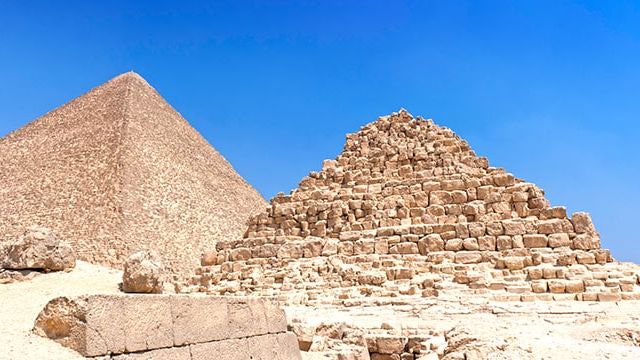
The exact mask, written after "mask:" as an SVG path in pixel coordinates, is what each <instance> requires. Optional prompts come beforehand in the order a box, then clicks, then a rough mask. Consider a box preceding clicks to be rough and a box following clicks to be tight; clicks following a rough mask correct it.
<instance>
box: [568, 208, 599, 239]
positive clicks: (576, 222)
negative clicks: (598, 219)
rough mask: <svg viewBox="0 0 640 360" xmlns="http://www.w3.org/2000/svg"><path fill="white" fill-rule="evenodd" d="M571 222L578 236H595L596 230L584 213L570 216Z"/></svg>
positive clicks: (587, 215) (588, 216) (589, 217)
mask: <svg viewBox="0 0 640 360" xmlns="http://www.w3.org/2000/svg"><path fill="white" fill-rule="evenodd" d="M571 222H573V227H574V228H575V232H576V233H578V234H595V233H596V228H595V226H594V225H593V222H592V221H591V215H589V213H586V212H576V213H573V215H571Z"/></svg>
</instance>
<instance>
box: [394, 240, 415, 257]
mask: <svg viewBox="0 0 640 360" xmlns="http://www.w3.org/2000/svg"><path fill="white" fill-rule="evenodd" d="M419 253H420V252H419V251H418V244H416V243H412V242H403V243H398V244H396V245H393V246H391V247H390V248H389V254H401V255H407V254H419Z"/></svg>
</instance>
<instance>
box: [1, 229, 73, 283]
mask: <svg viewBox="0 0 640 360" xmlns="http://www.w3.org/2000/svg"><path fill="white" fill-rule="evenodd" d="M75 265H76V256H75V253H74V251H73V249H72V248H71V245H69V243H68V242H66V241H64V240H62V239H60V238H58V236H56V234H55V233H54V232H53V231H51V230H50V229H47V228H44V227H37V226H32V227H29V228H27V229H26V230H25V231H24V233H23V234H22V235H20V236H19V237H18V238H17V239H15V240H13V241H9V242H7V243H5V244H2V246H0V268H2V269H6V270H32V271H33V270H35V271H42V272H50V271H63V270H69V269H72V268H73V267H75ZM9 272H10V273H13V274H15V275H16V276H17V275H18V274H23V275H25V274H26V273H24V272H19V271H9Z"/></svg>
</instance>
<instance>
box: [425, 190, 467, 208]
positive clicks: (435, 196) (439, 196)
mask: <svg viewBox="0 0 640 360" xmlns="http://www.w3.org/2000/svg"><path fill="white" fill-rule="evenodd" d="M465 196H466V194H465ZM452 202H453V197H452V196H451V193H450V192H448V191H443V190H436V191H432V192H431V193H430V194H429V204H431V205H446V204H451V203H452Z"/></svg>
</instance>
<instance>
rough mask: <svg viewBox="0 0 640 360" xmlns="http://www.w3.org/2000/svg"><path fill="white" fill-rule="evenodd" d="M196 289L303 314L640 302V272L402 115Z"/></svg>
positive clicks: (459, 145) (370, 130)
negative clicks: (454, 302) (459, 300)
mask: <svg viewBox="0 0 640 360" xmlns="http://www.w3.org/2000/svg"><path fill="white" fill-rule="evenodd" d="M203 265H204V266H203V267H202V268H201V269H199V272H198V274H197V276H196V277H194V279H193V283H192V285H194V286H197V287H199V289H198V290H199V291H208V292H210V293H234V294H248V293H251V294H260V295H281V296H282V299H283V300H284V301H287V302H290V303H291V302H293V303H313V302H328V303H331V302H334V301H354V299H358V301H365V300H366V299H367V298H371V299H373V298H376V299H378V300H376V301H379V299H380V298H384V297H388V298H390V299H393V298H396V297H398V296H435V295H437V294H438V293H447V292H450V293H451V292H455V293H457V294H464V293H469V292H470V293H473V294H488V295H490V297H493V298H495V299H502V300H523V301H527V300H536V299H537V300H566V299H572V300H585V301H589V300H618V299H640V297H639V296H638V295H639V294H640V287H639V286H638V283H639V282H640V275H639V274H640V272H638V269H639V268H638V267H637V266H635V265H633V264H623V263H618V262H615V261H613V259H612V258H611V255H610V253H609V251H608V250H605V249H601V248H600V237H599V234H598V232H597V231H596V229H595V227H594V225H593V223H592V221H591V218H590V216H589V215H588V214H587V213H584V212H577V213H574V214H573V215H571V216H568V215H567V213H566V209H565V208H564V207H557V206H555V207H552V206H550V204H549V201H548V200H547V199H546V198H545V197H544V192H543V191H542V190H541V189H540V188H539V187H537V186H536V185H534V184H532V183H529V182H526V181H523V180H521V179H518V178H516V177H514V176H513V175H512V174H510V173H508V172H506V171H505V170H503V169H500V168H494V167H490V166H489V164H488V161H487V159H486V158H483V157H478V156H477V155H476V154H475V153H474V152H473V151H472V149H471V148H470V146H469V144H468V143H467V142H466V141H464V140H462V139H460V138H459V137H458V136H457V135H455V134H454V133H453V132H452V131H451V130H449V129H447V128H443V127H439V126H437V125H435V124H434V123H433V122H432V121H431V120H424V119H422V118H414V117H413V116H412V115H410V114H409V113H408V112H406V111H404V110H402V111H400V112H398V113H394V114H392V115H390V116H385V117H381V118H379V119H378V120H377V121H375V122H373V123H370V124H368V125H366V126H364V127H363V128H362V129H360V131H358V132H357V133H355V134H351V135H348V136H347V140H346V144H345V146H344V150H343V151H342V153H341V154H340V155H339V156H338V157H337V159H336V160H326V161H325V162H324V164H323V168H322V170H321V171H320V172H312V173H311V174H310V175H309V176H308V177H306V178H305V179H303V180H302V182H301V183H300V185H299V188H298V189H295V190H293V191H292V192H291V194H290V195H286V196H285V195H284V194H280V195H279V196H276V197H275V198H273V199H272V200H271V207H270V208H269V209H267V210H266V211H265V212H263V213H262V214H259V215H257V216H255V217H253V218H252V219H251V221H250V225H249V227H248V229H247V231H246V233H245V235H244V238H238V239H236V240H233V241H225V242H218V244H217V252H216V253H211V254H209V255H208V256H207V257H206V258H203Z"/></svg>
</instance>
